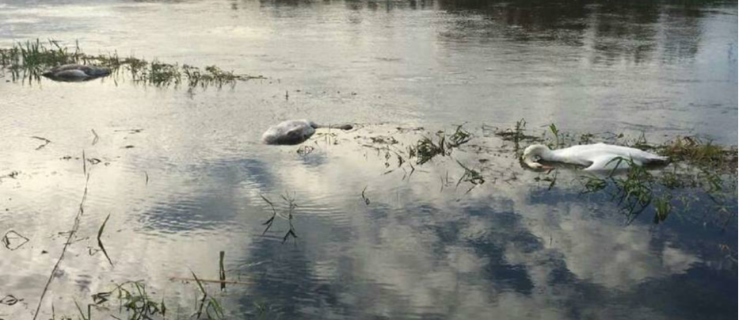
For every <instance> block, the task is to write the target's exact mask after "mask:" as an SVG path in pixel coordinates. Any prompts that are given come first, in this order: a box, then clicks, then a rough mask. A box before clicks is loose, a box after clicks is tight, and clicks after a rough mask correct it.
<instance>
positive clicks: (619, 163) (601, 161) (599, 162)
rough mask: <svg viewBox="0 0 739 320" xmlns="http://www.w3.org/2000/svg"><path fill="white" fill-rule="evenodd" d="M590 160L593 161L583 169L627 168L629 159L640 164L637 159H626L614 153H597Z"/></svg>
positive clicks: (607, 169)
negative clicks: (597, 154)
mask: <svg viewBox="0 0 739 320" xmlns="http://www.w3.org/2000/svg"><path fill="white" fill-rule="evenodd" d="M591 160H592V161H593V163H591V164H590V166H588V167H587V168H585V169H583V170H585V171H611V170H616V169H628V168H629V166H630V163H629V162H630V161H629V160H631V162H633V163H634V164H635V165H638V166H641V165H642V163H641V161H639V160H638V159H628V158H625V157H620V156H618V155H614V154H604V155H599V156H597V157H593V158H591Z"/></svg>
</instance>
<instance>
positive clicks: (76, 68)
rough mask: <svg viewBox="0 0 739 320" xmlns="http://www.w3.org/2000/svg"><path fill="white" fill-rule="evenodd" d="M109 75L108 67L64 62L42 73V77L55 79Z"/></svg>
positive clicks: (75, 79) (63, 79) (81, 79)
mask: <svg viewBox="0 0 739 320" xmlns="http://www.w3.org/2000/svg"><path fill="white" fill-rule="evenodd" d="M107 75H110V69H108V68H103V67H93V66H85V65H81V64H65V65H61V66H56V67H54V68H52V69H51V70H49V71H46V72H44V73H43V76H44V77H47V78H49V79H51V80H56V81H86V80H92V79H95V78H100V77H105V76H107Z"/></svg>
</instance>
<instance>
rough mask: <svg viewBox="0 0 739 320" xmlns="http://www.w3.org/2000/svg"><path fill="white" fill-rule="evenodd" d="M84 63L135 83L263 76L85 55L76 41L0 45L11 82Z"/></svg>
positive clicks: (0, 63) (204, 83)
mask: <svg viewBox="0 0 739 320" xmlns="http://www.w3.org/2000/svg"><path fill="white" fill-rule="evenodd" d="M72 63H74V64H84V65H92V66H96V67H104V68H109V69H111V71H112V72H113V74H114V76H115V77H121V76H124V77H127V78H129V79H131V80H132V81H133V82H135V83H143V84H149V85H154V86H179V85H182V84H186V85H187V86H189V87H198V86H199V87H209V86H216V87H222V86H224V85H230V86H234V85H235V84H236V83H237V82H239V81H247V80H251V79H264V77H262V76H250V75H243V74H236V73H234V72H233V71H226V70H222V69H221V68H219V67H217V66H207V67H205V68H204V69H202V70H201V69H200V68H198V67H195V66H190V65H186V64H185V65H179V64H176V63H175V64H171V63H165V62H161V61H157V60H154V61H151V62H149V61H146V60H143V59H139V58H136V57H120V56H119V55H118V53H117V52H114V53H112V54H98V55H92V54H86V53H84V52H83V51H82V49H80V46H79V43H77V44H76V45H75V47H74V48H72V49H70V48H68V47H64V46H61V45H60V44H59V43H58V42H57V41H53V40H49V41H48V44H47V43H45V42H41V41H40V40H38V39H37V40H36V41H27V42H25V43H17V44H15V45H13V47H11V48H0V67H2V69H3V70H4V72H9V73H10V75H11V79H12V80H13V81H26V80H28V81H40V80H41V74H42V73H43V72H44V71H46V70H48V69H51V68H53V67H56V66H60V65H64V64H72Z"/></svg>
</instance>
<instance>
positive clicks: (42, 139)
mask: <svg viewBox="0 0 739 320" xmlns="http://www.w3.org/2000/svg"><path fill="white" fill-rule="evenodd" d="M31 138H33V139H36V140H41V141H43V142H44V143H43V144H41V145H39V146H38V147H36V150H41V149H42V148H43V147H46V145H48V144H49V143H51V140H49V139H46V138H44V137H38V136H32V137H31Z"/></svg>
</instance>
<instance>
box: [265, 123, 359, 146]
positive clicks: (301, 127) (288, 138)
mask: <svg viewBox="0 0 739 320" xmlns="http://www.w3.org/2000/svg"><path fill="white" fill-rule="evenodd" d="M318 128H335V129H341V130H351V129H352V128H353V127H352V125H349V124H344V125H332V126H322V125H319V124H316V123H315V122H313V121H308V120H287V121H283V122H280V123H279V124H277V125H274V126H271V127H269V129H267V131H265V132H264V134H263V135H262V142H264V143H265V144H288V145H292V144H300V143H303V142H304V141H305V140H308V138H310V137H311V136H312V135H313V134H314V133H315V132H316V129H318Z"/></svg>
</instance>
